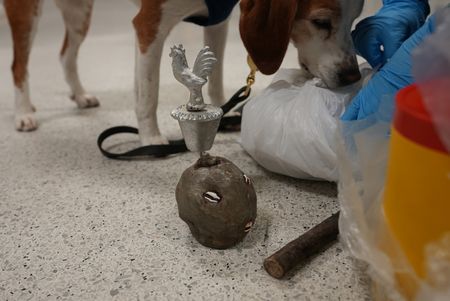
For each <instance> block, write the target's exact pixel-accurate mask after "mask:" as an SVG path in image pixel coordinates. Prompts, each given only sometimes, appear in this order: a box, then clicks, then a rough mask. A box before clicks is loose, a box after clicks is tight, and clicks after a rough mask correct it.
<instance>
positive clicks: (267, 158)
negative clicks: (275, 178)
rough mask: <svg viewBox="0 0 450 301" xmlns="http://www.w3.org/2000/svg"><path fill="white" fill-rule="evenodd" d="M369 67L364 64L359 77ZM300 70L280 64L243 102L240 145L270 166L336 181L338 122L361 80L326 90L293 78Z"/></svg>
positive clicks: (296, 174)
mask: <svg viewBox="0 0 450 301" xmlns="http://www.w3.org/2000/svg"><path fill="white" fill-rule="evenodd" d="M369 70H370V68H369V67H368V65H364V67H363V68H362V73H363V77H364V75H366V76H367V75H368V73H369ZM300 76H301V75H300V70H296V69H281V70H280V71H278V73H277V74H276V76H275V78H274V80H273V82H272V83H271V84H270V85H269V87H267V88H266V89H265V90H264V91H263V92H262V93H261V94H260V95H258V96H256V97H254V98H252V99H251V100H250V101H249V103H248V104H246V106H245V108H244V112H243V119H242V128H241V143H242V146H243V147H244V149H245V150H246V151H247V152H248V153H249V154H250V155H251V156H252V157H253V159H255V160H256V161H257V162H258V163H259V164H260V165H262V166H263V167H265V168H267V169H268V170H270V171H273V172H276V173H280V174H284V175H288V176H291V177H296V178H301V179H321V180H328V181H337V174H338V173H337V167H336V158H337V157H336V147H335V133H336V130H337V122H338V118H339V117H340V116H341V114H342V113H343V112H344V109H345V106H346V105H347V104H348V103H349V102H350V101H351V99H352V98H353V96H354V95H355V94H356V93H357V92H358V91H359V89H360V88H361V82H362V81H360V82H359V83H356V84H353V85H351V86H347V87H344V88H340V89H336V90H329V89H324V88H320V87H317V86H316V84H317V81H316V80H309V81H307V82H304V83H297V82H298V81H299V78H300Z"/></svg>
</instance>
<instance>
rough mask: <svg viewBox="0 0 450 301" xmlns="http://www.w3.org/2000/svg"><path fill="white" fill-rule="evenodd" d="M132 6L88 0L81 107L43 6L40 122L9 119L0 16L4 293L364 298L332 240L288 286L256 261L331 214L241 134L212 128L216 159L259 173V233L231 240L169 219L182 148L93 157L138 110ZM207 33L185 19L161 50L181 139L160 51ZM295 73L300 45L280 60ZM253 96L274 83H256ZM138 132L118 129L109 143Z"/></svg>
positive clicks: (321, 194)
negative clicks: (252, 153)
mask: <svg viewBox="0 0 450 301" xmlns="http://www.w3.org/2000/svg"><path fill="white" fill-rule="evenodd" d="M135 13H136V8H135V7H134V6H133V5H132V4H131V3H129V2H127V1H120V0H114V1H111V0H103V1H100V0H99V1H97V3H96V5H95V10H94V16H93V24H92V27H91V31H90V34H89V36H88V39H87V41H86V42H85V44H84V45H83V47H82V50H81V54H80V60H79V62H80V73H81V76H82V79H83V80H84V82H85V83H86V84H85V85H86V86H87V88H88V89H89V91H90V92H91V93H93V94H95V95H96V96H98V97H99V99H100V101H101V107H99V108H96V109H90V110H85V111H79V110H78V109H76V107H75V105H74V104H73V103H71V102H70V101H69V100H68V98H67V88H66V85H65V83H64V81H63V77H62V72H61V70H60V66H59V64H58V59H57V56H58V51H59V47H60V44H61V42H62V36H63V26H62V21H61V17H60V15H59V14H58V11H57V10H56V8H55V5H54V3H53V2H52V1H46V4H45V6H44V16H43V18H42V20H41V22H40V27H39V32H38V35H37V37H36V42H35V46H34V48H33V52H32V58H31V65H30V79H31V82H30V86H31V94H32V99H33V102H34V103H35V105H36V106H37V108H38V113H37V117H38V120H39V123H40V128H39V130H38V131H36V132H32V133H18V132H16V131H15V130H14V125H13V99H14V98H13V87H12V80H11V75H10V73H9V68H10V62H11V41H10V34H9V29H8V27H7V25H6V21H5V19H4V17H0V39H1V43H0V70H1V72H0V83H1V85H0V99H1V101H0V149H1V151H2V153H1V156H0V300H367V299H369V289H368V279H367V277H366V276H365V275H364V273H363V272H362V270H361V269H360V268H358V267H357V266H356V264H355V262H354V261H353V260H352V259H351V258H350V257H349V254H348V253H347V252H346V251H345V250H344V249H343V246H342V245H341V244H340V243H336V244H334V245H333V246H332V247H330V248H329V249H328V250H327V251H325V252H323V253H322V254H320V255H318V256H316V257H315V258H314V259H312V261H311V262H310V263H309V264H308V265H306V266H303V267H300V268H298V269H296V270H295V271H294V272H292V273H290V274H289V275H288V277H286V278H285V279H284V280H281V281H280V280H275V279H273V278H271V277H270V276H268V274H267V273H266V272H265V271H264V269H263V268H262V262H263V260H264V258H265V257H267V256H269V255H270V254H272V253H273V252H274V251H276V250H277V249H279V248H280V247H281V246H283V245H284V244H286V243H287V242H289V241H290V240H292V239H294V238H296V237H297V236H299V235H300V234H301V233H303V232H304V231H306V230H308V229H309V228H310V227H312V226H313V225H315V224H316V223H318V222H320V221H321V220H323V219H325V218H326V217H328V216H329V215H331V214H332V213H333V212H335V211H337V210H338V202H337V198H336V194H337V192H336V186H335V185H334V184H332V183H325V182H323V183H320V182H310V181H301V180H296V179H292V178H287V177H283V176H279V175H275V174H273V173H270V172H267V171H265V170H263V169H262V168H260V167H258V166H257V164H256V163H255V162H254V161H253V160H252V159H251V158H250V157H249V156H248V155H247V154H246V153H245V152H244V151H243V150H242V148H241V147H240V145H239V143H238V138H239V135H238V134H219V135H218V137H217V139H216V144H215V146H214V148H213V150H212V151H211V153H213V154H216V155H220V156H224V157H226V158H229V159H232V160H233V162H234V163H235V164H236V165H238V166H239V167H240V168H241V169H242V170H244V171H245V172H246V173H247V174H248V175H249V176H250V177H251V178H252V179H253V181H254V184H255V188H256V191H257V194H258V218H257V223H256V226H255V228H254V229H253V231H252V232H250V234H249V235H248V237H247V238H246V239H245V240H244V242H242V243H241V244H239V245H238V246H236V247H235V248H232V249H229V250H224V251H217V250H211V249H208V248H205V247H203V246H201V245H199V244H198V243H197V242H196V241H195V240H193V238H192V236H191V235H190V233H189V230H188V227H187V226H186V225H185V224H184V223H183V222H182V221H181V220H180V219H179V218H178V216H177V207H176V203H175V199H174V189H175V186H176V183H177V180H178V178H179V176H180V175H181V173H182V171H183V170H184V169H185V168H187V167H188V166H189V165H190V164H192V163H193V162H194V161H195V160H196V155H195V154H190V153H187V154H182V155H177V156H172V157H169V158H164V159H157V160H144V161H134V162H120V161H112V160H108V159H106V158H104V157H102V155H101V154H100V153H99V151H98V150H97V146H96V137H97V135H98V134H99V133H100V132H101V131H102V130H104V129H105V128H107V127H110V126H113V125H120V124H129V125H135V124H136V121H135V117H134V110H133V102H134V101H133V88H132V87H133V68H134V48H133V47H134V36H133V31H132V27H131V23H130V20H131V18H132V17H133V15H134V14H135ZM237 21H238V18H237V14H236V12H235V14H234V15H233V18H232V21H231V26H230V34H229V43H228V46H227V51H226V70H225V79H226V80H225V86H226V89H227V94H228V95H231V94H232V93H233V91H234V90H235V89H237V88H238V87H240V86H241V85H242V83H243V81H244V79H245V76H246V74H247V72H248V71H247V69H246V66H245V51H244V49H243V47H242V46H241V43H240V40H239V35H238V32H237ZM201 39H202V33H201V30H199V29H198V28H197V27H195V26H193V25H190V24H181V25H179V26H178V27H177V28H176V30H175V31H174V32H173V33H172V34H171V36H170V37H169V39H168V43H167V44H166V47H165V51H164V54H165V55H164V57H163V63H162V69H161V91H160V99H161V101H160V107H159V112H158V114H159V120H160V125H161V128H162V129H163V132H164V133H166V134H168V135H176V134H177V131H178V125H177V124H176V123H175V122H174V121H173V120H172V119H171V118H170V116H169V112H170V111H171V110H172V109H173V108H175V107H176V106H177V105H179V104H180V103H182V102H184V101H185V100H186V99H187V91H185V88H184V87H182V86H181V85H179V84H178V83H177V82H176V81H174V79H173V77H172V74H171V70H170V67H169V66H170V65H169V57H168V55H166V54H168V46H169V45H172V44H175V43H176V44H179V43H183V44H184V45H185V47H186V48H187V50H188V51H187V53H188V57H189V58H190V59H191V60H192V59H193V57H194V54H195V53H196V52H197V51H198V50H199V48H200V45H201V42H200V41H201ZM284 66H286V67H295V66H296V58H295V51H294V50H293V49H290V50H289V54H288V56H287V58H286V60H285V62H284ZM257 80H258V82H257V86H256V89H255V93H258V90H260V89H262V88H263V87H264V86H266V85H267V84H268V83H269V82H270V78H269V77H262V76H259V77H258V78H257ZM135 140H136V137H129V136H125V137H119V138H117V139H116V140H115V141H112V142H109V145H112V144H114V143H118V142H124V141H128V142H129V143H127V145H126V146H128V147H131V146H133V145H135V143H134V142H133V141H135Z"/></svg>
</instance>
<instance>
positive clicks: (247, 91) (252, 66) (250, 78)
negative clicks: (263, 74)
mask: <svg viewBox="0 0 450 301" xmlns="http://www.w3.org/2000/svg"><path fill="white" fill-rule="evenodd" d="M247 65H248V67H249V68H250V74H249V75H248V76H247V85H246V88H245V92H244V96H246V97H247V96H248V95H249V94H250V90H251V87H252V86H253V84H254V83H255V81H256V71H258V67H256V65H255V63H254V62H253V60H252V58H251V57H250V55H247Z"/></svg>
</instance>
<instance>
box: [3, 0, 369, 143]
mask: <svg viewBox="0 0 450 301" xmlns="http://www.w3.org/2000/svg"><path fill="white" fill-rule="evenodd" d="M93 1H94V0H55V2H56V4H57V6H58V7H59V9H60V10H61V13H62V15H63V19H64V22H65V27H66V35H65V38H64V41H63V46H62V49H61V63H62V66H63V70H64V74H65V78H66V81H67V83H68V84H69V86H70V89H71V99H72V100H73V101H75V102H76V104H77V105H78V107H80V108H89V107H95V106H98V105H99V102H98V100H97V98H96V97H94V96H92V95H90V94H88V93H87V92H86V91H85V89H84V88H83V85H82V84H81V81H80V79H79V76H78V71H77V55H78V50H79V47H80V45H81V43H82V42H83V40H84V38H85V36H86V34H87V32H88V29H89V24H90V18H91V12H92V7H93ZM132 1H133V2H135V3H136V4H137V5H138V6H140V10H139V13H138V14H137V16H136V17H135V18H134V20H133V24H134V28H135V31H136V36H137V43H136V44H137V45H136V58H135V94H136V106H135V111H136V116H137V121H138V127H139V132H140V138H141V142H142V144H144V145H147V144H162V143H167V140H166V139H165V138H164V137H163V136H162V135H161V133H160V131H159V128H158V123H157V117H156V109H157V105H158V92H159V67H160V61H161V55H162V50H163V46H164V41H165V39H166V37H167V36H168V34H169V32H170V31H171V30H172V28H173V27H174V26H175V25H176V24H178V23H179V22H181V21H183V20H184V19H185V18H187V17H190V16H207V15H208V12H209V11H208V6H207V5H206V3H205V0H142V2H141V1H140V0H132ZM217 1H219V0H217ZM42 2H43V0H4V6H5V11H6V15H7V17H8V20H9V23H10V26H11V32H12V37H13V44H14V62H13V65H12V72H13V78H14V85H15V89H16V96H15V123H16V128H17V130H19V131H32V130H35V129H36V128H37V126H38V125H37V121H36V118H35V116H34V111H35V108H34V106H33V104H32V103H31V100H30V93H29V88H28V71H27V66H28V59H29V54H30V50H31V47H32V42H33V38H34V35H35V32H36V29H37V23H38V20H39V17H40V15H41V8H42ZM362 6H363V0H242V1H241V20H240V29H241V37H242V39H243V41H244V45H245V46H246V48H247V50H248V51H249V53H250V55H251V56H252V58H253V59H254V61H255V63H256V64H257V66H258V67H259V69H260V70H261V71H262V72H263V73H266V74H271V73H274V72H275V71H276V70H277V69H278V68H279V66H280V64H281V62H282V60H283V57H284V55H285V52H286V49H287V46H288V43H289V41H290V40H292V41H293V43H294V45H295V46H296V47H297V49H298V57H299V63H300V64H301V65H302V66H303V69H304V70H305V75H306V76H316V77H319V78H321V79H322V80H323V82H324V84H325V85H326V86H328V87H337V86H341V85H345V84H349V83H352V82H354V81H357V80H358V79H359V77H360V75H359V71H358V68H357V62H356V57H355V54H354V52H353V47H352V42H351V37H350V30H351V25H352V23H353V21H354V19H355V18H356V17H357V16H359V14H360V12H361V10H362ZM227 29H228V25H227V20H225V21H223V22H222V23H220V24H217V25H213V26H207V27H205V33H204V43H205V45H208V46H210V48H211V49H212V51H214V53H215V54H216V56H217V58H218V64H217V66H216V67H215V69H214V72H213V74H212V75H211V77H210V80H209V88H208V92H209V95H210V97H211V100H212V102H213V103H214V104H215V105H221V104H222V103H223V101H224V99H225V98H224V92H223V79H222V73H223V71H222V70H223V55H224V46H225V40H226V35H227Z"/></svg>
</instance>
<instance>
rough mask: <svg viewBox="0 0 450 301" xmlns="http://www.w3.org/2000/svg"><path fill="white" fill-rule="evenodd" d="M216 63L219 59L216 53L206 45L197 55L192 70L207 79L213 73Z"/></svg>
mask: <svg viewBox="0 0 450 301" xmlns="http://www.w3.org/2000/svg"><path fill="white" fill-rule="evenodd" d="M216 63H217V59H216V57H215V56H214V53H213V52H212V51H211V50H210V49H209V47H208V46H205V47H204V48H203V49H202V50H201V51H200V52H199V54H198V55H197V59H196V60H195V63H194V67H193V70H192V71H193V73H194V74H195V75H197V76H198V77H201V78H203V79H205V80H206V78H207V77H208V76H209V75H210V74H211V72H212V69H213V67H214V65H215V64H216Z"/></svg>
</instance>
